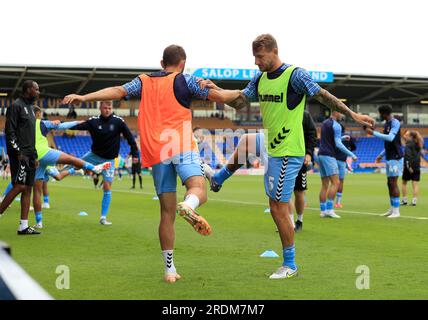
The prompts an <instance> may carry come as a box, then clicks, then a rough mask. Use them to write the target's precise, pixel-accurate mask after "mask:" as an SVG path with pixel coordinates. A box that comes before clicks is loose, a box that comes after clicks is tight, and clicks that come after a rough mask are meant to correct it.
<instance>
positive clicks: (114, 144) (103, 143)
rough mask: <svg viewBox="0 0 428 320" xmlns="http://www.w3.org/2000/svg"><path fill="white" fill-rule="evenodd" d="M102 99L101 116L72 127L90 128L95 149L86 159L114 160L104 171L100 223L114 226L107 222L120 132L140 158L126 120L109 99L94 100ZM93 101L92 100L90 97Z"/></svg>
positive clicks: (69, 99)
mask: <svg viewBox="0 0 428 320" xmlns="http://www.w3.org/2000/svg"><path fill="white" fill-rule="evenodd" d="M81 98H83V96H78V95H70V96H67V97H65V98H64V103H66V104H68V103H72V102H74V101H82V100H80V99H81ZM93 100H102V102H101V104H100V113H101V114H100V115H99V116H97V117H91V118H89V119H88V120H86V121H84V122H83V123H80V124H78V125H77V126H74V127H72V128H70V129H71V130H86V131H89V133H90V134H91V138H92V146H91V151H89V152H88V153H86V154H85V155H84V156H83V157H82V160H85V161H89V162H91V163H93V164H100V163H104V162H110V163H111V167H110V169H109V170H104V171H103V172H102V175H103V190H104V193H103V199H102V202H101V217H100V223H101V224H102V225H111V224H112V223H111V222H110V221H107V214H108V212H109V209H110V202H111V196H112V192H111V185H112V183H113V178H114V159H115V158H117V157H118V155H119V149H120V134H122V135H123V136H124V138H125V139H126V141H127V142H128V144H129V146H130V147H131V153H132V156H133V158H134V159H136V158H138V148H137V144H136V142H135V139H134V137H133V136H132V133H131V131H130V130H129V128H128V126H127V125H126V123H125V121H124V120H123V119H122V118H121V117H118V116H116V115H114V114H113V107H112V103H111V101H106V100H109V98H106V99H102V98H101V99H93ZM86 101H92V100H86Z"/></svg>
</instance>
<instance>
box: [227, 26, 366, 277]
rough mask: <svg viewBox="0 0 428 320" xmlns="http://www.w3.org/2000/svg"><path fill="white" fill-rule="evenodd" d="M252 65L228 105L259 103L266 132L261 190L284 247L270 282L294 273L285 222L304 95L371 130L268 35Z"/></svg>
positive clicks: (298, 159)
mask: <svg viewBox="0 0 428 320" xmlns="http://www.w3.org/2000/svg"><path fill="white" fill-rule="evenodd" d="M252 48H253V55H254V57H255V64H256V65H257V66H258V67H259V69H260V71H261V73H259V74H258V75H256V76H255V77H254V78H253V80H252V81H251V82H250V83H249V84H248V86H247V87H246V88H245V90H244V91H243V92H242V94H241V95H240V97H239V98H238V99H236V100H235V101H233V102H232V103H229V105H231V106H232V107H234V108H236V109H240V108H243V107H248V106H249V105H250V101H249V99H251V98H252V99H258V100H259V102H260V107H261V112H262V116H263V127H264V128H265V129H267V134H268V136H267V144H268V155H269V159H268V169H267V172H266V174H265V190H266V194H267V195H268V197H269V205H270V212H271V215H272V218H273V220H274V221H275V224H276V226H277V228H278V231H279V235H280V238H281V243H282V248H283V257H284V260H283V264H282V266H281V267H280V268H279V269H278V270H277V271H276V272H274V273H273V274H272V275H271V276H270V279H282V278H290V277H293V276H295V275H296V274H297V266H296V263H295V248H294V229H293V224H292V221H291V220H290V218H289V214H290V206H289V204H288V202H289V201H290V197H291V193H292V192H293V189H294V184H295V180H296V176H297V174H298V172H299V170H300V168H301V167H302V164H303V162H304V157H305V142H304V135H303V127H302V120H303V110H304V106H305V102H306V97H307V96H312V97H314V98H315V99H316V100H318V101H319V102H321V103H322V104H324V105H326V106H327V107H329V108H330V109H332V110H337V111H339V112H341V113H344V114H346V115H349V116H350V117H352V118H353V119H354V120H355V121H357V122H359V123H361V124H363V125H367V126H372V125H373V123H374V121H373V119H371V118H370V117H368V116H365V115H359V114H357V113H355V112H353V111H351V110H350V109H349V108H348V107H347V106H346V105H345V104H344V103H343V102H341V101H340V100H339V99H337V98H336V97H334V96H333V95H331V94H330V93H329V92H328V91H326V90H324V89H322V88H321V87H320V86H319V85H318V84H316V83H315V82H314V81H313V80H312V79H311V77H310V75H309V74H308V72H306V71H305V70H303V69H300V68H296V67H294V66H291V65H288V64H285V63H282V62H281V60H280V58H279V56H278V46H277V43H276V40H275V39H274V37H272V36H271V35H269V34H264V35H260V36H258V37H257V38H256V39H255V40H254V41H253V45H252Z"/></svg>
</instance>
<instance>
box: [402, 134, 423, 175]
mask: <svg viewBox="0 0 428 320" xmlns="http://www.w3.org/2000/svg"><path fill="white" fill-rule="evenodd" d="M404 165H405V166H406V168H407V169H410V168H412V170H420V168H421V148H419V146H418V145H417V144H416V143H415V142H414V141H407V142H406V148H405V149H404Z"/></svg>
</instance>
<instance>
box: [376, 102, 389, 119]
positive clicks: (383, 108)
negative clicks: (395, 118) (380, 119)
mask: <svg viewBox="0 0 428 320" xmlns="http://www.w3.org/2000/svg"><path fill="white" fill-rule="evenodd" d="M377 111H379V113H380V114H383V115H386V116H389V115H390V114H391V113H392V107H391V106H390V105H387V104H385V105H381V106H379V108H377Z"/></svg>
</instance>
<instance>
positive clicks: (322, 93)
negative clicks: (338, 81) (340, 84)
mask: <svg viewBox="0 0 428 320" xmlns="http://www.w3.org/2000/svg"><path fill="white" fill-rule="evenodd" d="M314 98H315V99H316V100H317V101H319V102H321V103H322V104H323V105H325V106H326V107H328V108H330V110H331V111H337V112H340V113H342V114H344V115H347V116H350V117H351V118H352V119H354V120H355V121H356V122H358V123H359V124H361V125H363V126H368V127H374V123H375V121H374V120H373V119H372V118H371V117H369V116H366V115H362V114H358V113H356V112H354V111H352V110H351V109H349V108H348V107H347V106H346V105H345V104H344V103H343V102H342V101H340V100H339V99H337V98H336V97H335V96H334V95H332V94H331V93H330V92H328V91H327V90H325V89H322V88H321V89H320V90H319V91H318V93H317V94H316V95H315V96H314Z"/></svg>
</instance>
